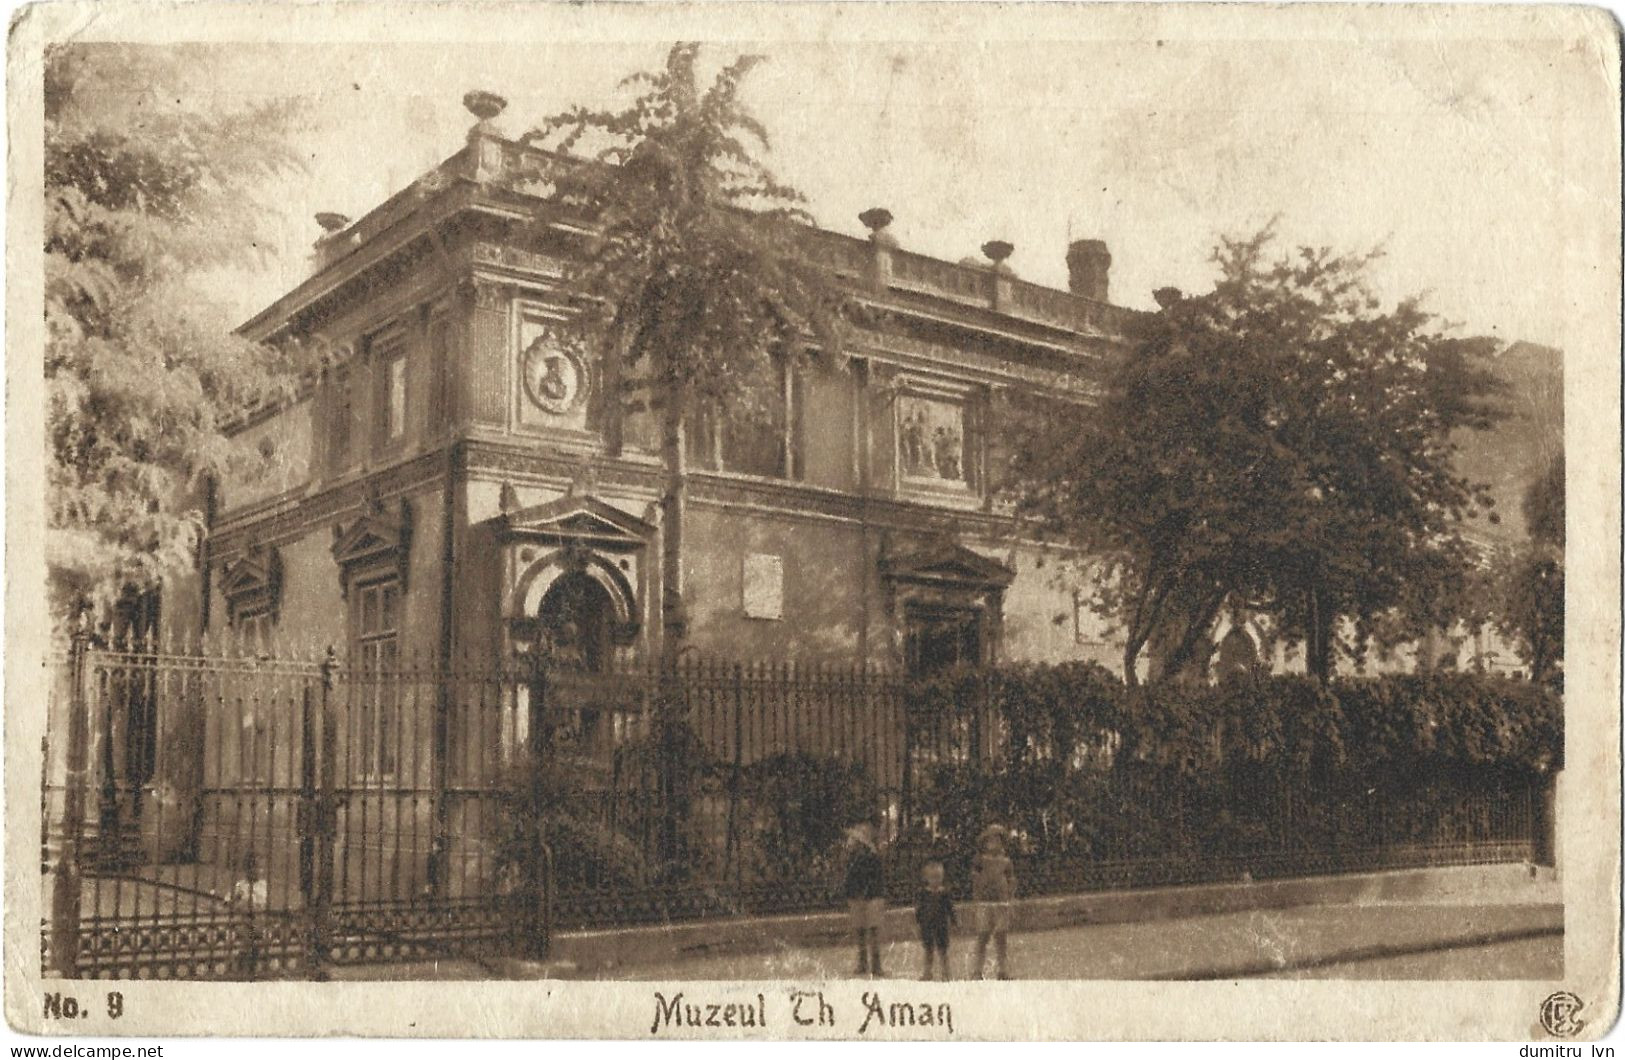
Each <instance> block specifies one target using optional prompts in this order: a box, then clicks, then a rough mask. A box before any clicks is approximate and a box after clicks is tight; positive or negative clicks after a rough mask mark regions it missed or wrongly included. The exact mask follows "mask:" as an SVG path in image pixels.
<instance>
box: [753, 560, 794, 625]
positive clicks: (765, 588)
mask: <svg viewBox="0 0 1625 1060" xmlns="http://www.w3.org/2000/svg"><path fill="white" fill-rule="evenodd" d="M744 582H745V617H746V618H771V619H780V618H783V617H784V560H783V559H782V558H781V557H779V556H773V555H767V554H765V553H759V552H751V553H747V554H746V556H745V578H744Z"/></svg>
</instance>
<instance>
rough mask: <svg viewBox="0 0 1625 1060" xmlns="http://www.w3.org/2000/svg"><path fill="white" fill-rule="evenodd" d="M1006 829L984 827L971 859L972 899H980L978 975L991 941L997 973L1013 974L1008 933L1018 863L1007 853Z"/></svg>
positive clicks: (977, 937) (985, 962)
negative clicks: (974, 855) (1013, 861)
mask: <svg viewBox="0 0 1625 1060" xmlns="http://www.w3.org/2000/svg"><path fill="white" fill-rule="evenodd" d="M1005 835H1006V833H1005V830H1004V827H1003V826H1002V825H997V824H990V825H988V826H987V827H986V828H984V829H982V837H981V839H980V841H979V842H978V844H977V845H978V851H977V854H976V857H975V859H974V860H972V861H971V868H970V872H971V876H970V885H971V900H972V901H974V902H975V903H976V978H977V979H980V978H982V969H983V968H984V966H985V965H986V964H987V942H988V939H989V938H991V939H992V940H993V946H994V951H993V953H994V956H993V959H994V974H995V975H997V976H998V977H999V978H1000V979H1008V978H1010V968H1009V964H1008V963H1007V959H1008V956H1009V954H1008V936H1009V933H1010V922H1011V920H1012V919H1013V915H1014V908H1015V907H1014V902H1015V897H1016V867H1015V865H1014V864H1013V863H1012V862H1011V861H1010V856H1009V855H1008V854H1006V853H1005V849H1004V841H1005Z"/></svg>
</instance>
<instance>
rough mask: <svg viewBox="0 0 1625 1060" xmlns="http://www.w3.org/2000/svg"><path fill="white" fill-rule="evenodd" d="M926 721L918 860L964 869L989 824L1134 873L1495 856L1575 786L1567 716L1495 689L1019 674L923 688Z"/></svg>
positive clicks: (1395, 681)
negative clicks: (1260, 861) (924, 849)
mask: <svg viewBox="0 0 1625 1060" xmlns="http://www.w3.org/2000/svg"><path fill="white" fill-rule="evenodd" d="M908 711H909V719H910V726H911V729H912V730H913V733H914V736H915V743H916V746H917V747H919V748H920V750H918V751H916V753H915V755H914V761H913V763H912V766H913V776H914V790H913V793H912V795H913V797H912V798H911V800H910V801H911V802H912V806H911V816H913V817H914V818H915V819H916V820H921V821H925V822H928V824H927V825H922V827H921V829H920V830H918V831H917V832H916V834H914V835H911V836H906V837H904V838H905V844H906V845H908V846H911V847H916V848H918V847H919V846H921V845H931V846H935V847H937V848H938V850H939V852H940V853H942V854H944V855H946V856H949V857H952V858H958V857H962V856H963V855H964V854H965V852H966V851H967V850H968V849H969V848H970V846H972V845H973V843H974V838H975V836H976V835H977V834H978V833H979V832H980V830H981V828H982V827H983V826H984V825H985V824H986V823H988V822H990V821H999V822H1001V823H1004V824H1006V825H1009V826H1010V827H1012V828H1013V829H1014V830H1015V831H1016V832H1017V833H1018V835H1019V836H1020V837H1021V842H1020V845H1021V846H1022V847H1023V848H1025V849H1027V850H1028V851H1031V852H1033V853H1045V852H1057V851H1069V852H1076V853H1079V854H1083V855H1088V856H1094V857H1100V858H1123V859H1133V858H1142V857H1161V858H1166V857H1192V858H1198V857H1215V856H1228V855H1239V854H1246V853H1249V852H1254V851H1283V850H1316V851H1325V850H1333V849H1340V850H1346V849H1351V848H1356V847H1361V846H1371V847H1377V846H1382V845H1385V844H1402V843H1445V842H1476V841H1493V840H1496V839H1500V838H1505V836H1506V835H1507V834H1510V832H1511V831H1515V830H1516V828H1517V827H1521V826H1518V825H1516V823H1515V821H1514V816H1513V811H1514V810H1518V807H1519V806H1521V805H1522V803H1521V802H1520V801H1519V800H1522V799H1524V798H1527V797H1530V796H1529V795H1528V793H1529V792H1532V791H1534V790H1536V789H1538V787H1539V786H1540V785H1541V784H1543V783H1544V779H1545V777H1547V776H1548V775H1549V774H1550V773H1551V772H1552V771H1554V770H1556V769H1560V768H1561V767H1562V750H1563V748H1562V743H1563V740H1562V732H1563V730H1562V703H1561V700H1560V699H1559V698H1558V697H1557V696H1556V695H1554V694H1553V693H1552V692H1550V691H1549V690H1548V689H1546V688H1543V687H1541V686H1537V685H1533V684H1529V683H1527V682H1522V681H1514V680H1511V679H1508V678H1504V677H1499V676H1493V675H1484V674H1463V673H1434V674H1416V675H1393V676H1384V677H1373V678H1351V679H1345V680H1339V681H1335V682H1333V683H1331V684H1330V685H1321V684H1320V683H1318V682H1316V681H1314V680H1312V679H1310V678H1308V677H1303V676H1296V675H1268V676H1261V677H1256V678H1242V679H1236V680H1232V681H1229V682H1225V683H1222V684H1219V685H1213V686H1203V685H1195V686H1188V685H1174V684H1168V685H1161V686H1153V687H1144V688H1128V687H1126V686H1124V685H1123V684H1122V682H1120V681H1118V680H1117V679H1116V678H1115V677H1114V676H1113V675H1112V674H1111V673H1110V672H1109V671H1107V670H1105V669H1103V668H1101V667H1099V666H1095V665H1093V664H1064V665H1059V666H1020V667H1011V668H1007V669H1003V670H999V671H993V672H986V671H971V670H965V671H957V672H950V673H946V674H943V675H941V676H939V677H937V678H935V679H933V680H930V681H926V682H923V683H921V684H920V685H918V686H916V687H915V688H913V689H911V690H910V693H909V697H908ZM978 752H979V753H978ZM1518 812H1522V811H1521V810H1518ZM927 833H928V834H927Z"/></svg>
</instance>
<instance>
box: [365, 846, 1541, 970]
mask: <svg viewBox="0 0 1625 1060" xmlns="http://www.w3.org/2000/svg"><path fill="white" fill-rule="evenodd" d="M1560 903H1561V895H1560V891H1559V889H1558V886H1557V881H1556V880H1555V879H1552V878H1551V877H1550V875H1549V874H1546V873H1545V872H1544V871H1543V872H1542V873H1541V874H1539V875H1537V876H1535V877H1533V878H1532V877H1531V874H1530V872H1529V870H1528V868H1527V867H1525V866H1522V865H1494V866H1471V867H1460V868H1447V869H1422V870H1410V871H1404V872H1391V873H1372V874H1362V875H1345V876H1331V877H1313V878H1308V879H1297V880H1272V881H1264V882H1257V883H1254V882H1240V883H1230V884H1209V885H1202V886H1192V887H1168V888H1153V889H1145V890H1137V891H1121V892H1097V893H1093V894H1084V895H1067V896H1061V897H1051V898H1033V899H1027V900H1025V901H1022V902H1020V903H1018V904H1019V907H1020V908H1019V911H1018V915H1017V930H1016V932H1015V934H1014V935H1013V937H1012V940H1011V948H1012V952H1013V953H1015V954H1022V953H1026V954H1029V956H1032V955H1037V956H1038V958H1039V959H1037V960H1036V961H1034V960H1031V959H1027V958H1018V959H1017V960H1019V962H1020V963H1018V966H1017V968H1016V974H1018V975H1019V976H1020V977H1022V978H1033V977H1048V978H1108V979H1112V978H1123V979H1157V978H1172V979H1200V978H1223V979H1228V978H1238V977H1242V976H1250V975H1259V974H1266V973H1269V972H1274V971H1280V970H1283V969H1292V968H1305V967H1314V966H1315V965H1316V964H1317V963H1319V964H1326V963H1338V962H1342V961H1346V960H1369V959H1376V958H1381V957H1386V956H1393V955H1404V954H1413V953H1422V952H1429V951H1432V950H1437V949H1440V948H1451V947H1469V946H1482V945H1486V944H1491V943H1497V942H1508V941H1513V940H1519V939H1539V938H1548V939H1549V938H1555V937H1559V936H1560V935H1561V932H1562V906H1561V904H1560ZM883 938H884V939H885V940H886V942H887V951H888V954H889V955H890V956H889V958H888V960H889V967H890V968H891V969H893V970H894V974H917V971H911V970H910V969H911V968H912V964H911V963H910V962H912V961H916V960H917V959H918V954H917V950H918V946H917V945H915V944H914V941H913V939H914V928H913V917H912V913H911V911H910V910H908V909H906V908H894V909H891V910H888V913H887V918H886V923H885V928H884V934H883ZM973 944H974V943H973V940H971V939H966V938H961V937H956V939H955V941H954V946H955V950H954V953H955V966H956V969H957V970H958V972H959V974H961V975H963V974H967V973H968V961H969V951H970V950H971V949H972V948H973ZM847 945H848V940H847V928H846V922H845V918H844V916H842V915H841V914H838V913H816V914H807V915H802V916H790V917H762V918H734V919H729V920H711V921H699V922H694V923H686V924H673V925H662V926H659V927H653V928H633V929H626V930H623V931H593V932H570V933H565V934H562V935H560V936H559V937H557V938H556V939H555V940H554V954H553V957H552V959H551V960H549V961H545V962H532V961H520V960H514V959H510V958H496V959H491V960H487V961H478V962H476V961H471V960H448V961H439V962H423V963H419V964H410V965H365V966H348V967H343V968H336V969H334V978H338V979H389V980H401V979H490V978H504V979H507V978H512V979H544V978H608V979H660V978H688V979H713V978H724V979H759V978H804V977H813V978H829V977H834V976H842V975H846V974H848V973H849V972H850V963H851V955H850V954H848V953H847V952H846V950H847ZM1559 951H1560V947H1559ZM1560 956H1561V955H1560V952H1559V959H1560Z"/></svg>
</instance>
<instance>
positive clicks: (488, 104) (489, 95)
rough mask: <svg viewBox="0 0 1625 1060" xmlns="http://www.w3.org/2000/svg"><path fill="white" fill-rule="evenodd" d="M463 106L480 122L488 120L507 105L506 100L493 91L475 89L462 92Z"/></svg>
mask: <svg viewBox="0 0 1625 1060" xmlns="http://www.w3.org/2000/svg"><path fill="white" fill-rule="evenodd" d="M463 106H464V107H466V108H467V109H468V112H469V113H470V114H472V115H474V117H476V118H478V119H479V120H480V121H482V122H487V121H490V120H491V119H492V118H495V117H496V116H497V115H498V114H501V113H502V112H503V111H504V110H506V109H507V107H508V101H507V100H506V99H503V98H502V97H501V96H499V95H497V94H496V93H495V92H486V91H484V90H482V89H475V90H474V91H472V92H465V93H464V94H463Z"/></svg>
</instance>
